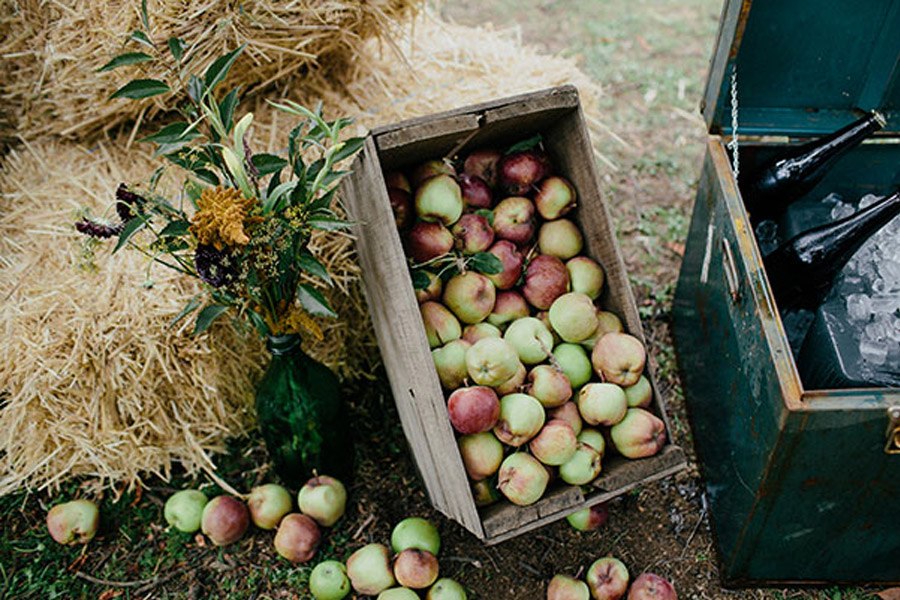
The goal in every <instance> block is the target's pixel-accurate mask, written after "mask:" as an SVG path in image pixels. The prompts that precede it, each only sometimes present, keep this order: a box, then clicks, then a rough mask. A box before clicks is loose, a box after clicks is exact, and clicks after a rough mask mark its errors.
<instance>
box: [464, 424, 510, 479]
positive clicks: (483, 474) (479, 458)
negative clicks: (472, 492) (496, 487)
mask: <svg viewBox="0 0 900 600" xmlns="http://www.w3.org/2000/svg"><path fill="white" fill-rule="evenodd" d="M457 444H459V454H460V456H462V460H463V465H465V467H466V473H468V474H469V478H470V479H472V480H473V481H480V480H482V479H487V478H488V477H490V476H491V475H493V474H494V473H496V472H497V469H499V468H500V463H501V462H503V444H501V443H500V440H498V439H497V438H496V437H495V436H494V434H493V433H491V432H490V431H483V432H481V433H472V434H469V435H464V436H462V437H460V438H459V439H458V440H457Z"/></svg>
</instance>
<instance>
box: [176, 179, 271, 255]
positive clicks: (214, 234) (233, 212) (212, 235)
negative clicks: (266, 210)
mask: <svg viewBox="0 0 900 600" xmlns="http://www.w3.org/2000/svg"><path fill="white" fill-rule="evenodd" d="M256 204H257V200H256V198H244V197H243V195H241V192H240V190H237V189H235V188H226V187H221V186H217V187H214V188H207V189H205V190H203V193H202V194H200V199H199V200H198V201H197V212H196V213H194V217H193V218H192V219H191V227H190V230H191V233H193V234H194V235H195V236H196V237H197V240H198V241H199V242H200V243H201V244H205V245H209V246H213V247H215V248H216V250H222V249H223V248H224V247H225V246H244V245H246V244H248V243H250V238H249V237H248V236H247V232H246V231H245V230H244V227H245V226H247V225H251V224H253V223H259V222H261V221H262V217H252V216H250V212H251V211H252V210H253V208H255V207H256Z"/></svg>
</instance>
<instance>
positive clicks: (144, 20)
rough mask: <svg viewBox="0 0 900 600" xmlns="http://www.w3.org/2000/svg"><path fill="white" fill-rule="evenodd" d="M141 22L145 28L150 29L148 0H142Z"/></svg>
mask: <svg viewBox="0 0 900 600" xmlns="http://www.w3.org/2000/svg"><path fill="white" fill-rule="evenodd" d="M141 23H143V24H144V29H146V30H147V31H150V19H149V18H148V17H147V0H141Z"/></svg>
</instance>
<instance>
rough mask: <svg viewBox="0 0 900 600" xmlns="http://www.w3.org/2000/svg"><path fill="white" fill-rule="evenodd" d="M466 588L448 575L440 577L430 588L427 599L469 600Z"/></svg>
mask: <svg viewBox="0 0 900 600" xmlns="http://www.w3.org/2000/svg"><path fill="white" fill-rule="evenodd" d="M467 599H468V596H467V595H466V590H465V588H463V586H461V585H459V584H458V583H457V582H455V581H454V580H452V579H449V578H447V577H444V578H441V579H438V580H437V581H436V582H434V585H433V586H431V589H430V590H428V595H427V596H425V600H467Z"/></svg>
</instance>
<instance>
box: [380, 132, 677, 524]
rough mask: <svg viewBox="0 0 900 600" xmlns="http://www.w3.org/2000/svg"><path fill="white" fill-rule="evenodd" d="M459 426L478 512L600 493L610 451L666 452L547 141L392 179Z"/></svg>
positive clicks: (633, 454)
mask: <svg viewBox="0 0 900 600" xmlns="http://www.w3.org/2000/svg"><path fill="white" fill-rule="evenodd" d="M385 182H386V184H387V186H388V195H389V198H390V201H391V206H392V208H393V211H394V217H395V220H396V224H397V227H398V228H399V229H400V235H401V238H402V240H403V243H404V247H405V251H406V254H407V257H408V260H409V264H410V268H411V272H412V281H413V285H414V287H415V288H416V297H417V299H418V301H419V306H420V310H421V315H422V320H423V322H424V325H425V332H426V335H427V337H428V341H429V344H430V346H431V348H432V355H433V358H434V364H435V367H436V368H437V372H438V376H439V378H440V381H441V384H442V386H443V388H444V389H445V392H446V396H447V410H448V414H449V418H450V422H451V424H452V425H453V428H454V429H455V431H456V432H457V433H458V434H459V435H458V444H459V450H460V454H461V456H462V459H463V463H464V465H465V468H466V471H467V473H468V475H469V477H470V478H471V480H472V485H473V494H474V496H475V500H476V503H477V504H478V505H479V506H485V505H488V504H491V503H493V502H495V501H497V500H499V499H500V494H502V495H503V496H505V497H506V498H507V499H508V500H509V501H510V502H512V503H514V504H517V505H520V506H526V505H529V504H533V503H535V502H537V501H538V500H539V499H540V498H541V497H542V496H543V495H544V493H545V492H546V491H547V489H548V486H549V485H550V484H551V482H552V481H553V480H554V479H556V478H559V479H561V480H562V481H563V482H565V483H567V484H571V485H585V484H588V483H590V482H591V481H593V480H594V479H596V478H597V477H598V476H599V475H600V473H601V470H602V468H603V458H604V454H606V453H607V452H608V449H610V446H611V447H612V448H614V449H615V451H616V452H617V453H618V454H620V455H622V456H624V457H626V458H633V459H634V458H643V457H647V456H651V455H654V454H656V453H657V452H659V451H660V450H661V449H662V447H663V445H664V444H665V440H666V434H665V425H664V423H663V421H662V420H661V419H659V418H658V417H657V416H655V415H654V414H652V413H651V412H649V411H648V410H645V407H647V406H649V405H650V402H651V399H652V388H651V384H650V382H649V380H648V379H647V378H646V377H645V376H644V375H642V373H643V370H644V365H645V362H646V352H645V349H644V347H643V345H642V344H641V342H640V341H639V340H638V339H637V338H635V337H633V336H631V335H629V334H627V333H624V332H623V326H622V323H621V321H620V320H619V318H618V317H617V316H616V315H615V314H613V313H611V312H608V311H605V310H603V307H602V306H598V299H599V298H600V296H601V292H602V291H603V286H604V283H605V282H604V280H605V276H604V271H603V268H602V266H601V265H599V264H598V263H597V262H595V261H594V260H592V259H591V258H589V257H587V256H584V255H582V250H583V245H584V239H583V236H582V232H581V231H580V230H579V228H578V226H577V225H576V224H575V223H574V222H573V221H572V220H570V219H568V218H566V216H567V214H568V213H570V211H572V209H573V208H574V207H575V205H576V203H577V201H578V191H577V190H576V189H575V188H574V187H573V185H572V184H571V183H570V182H569V181H568V180H567V179H566V178H565V177H563V176H560V175H558V174H555V172H554V166H553V165H552V164H551V162H550V160H549V158H548V155H547V154H546V153H545V152H544V151H543V150H542V149H541V141H540V137H539V136H537V137H535V138H532V139H529V140H525V141H523V142H521V143H519V144H516V145H514V146H512V147H510V148H507V149H479V150H476V151H473V152H471V153H469V154H468V155H467V156H464V157H461V158H460V159H459V160H457V161H456V162H455V163H454V162H451V161H450V160H432V161H428V162H425V163H423V164H421V165H419V166H417V167H416V168H414V169H412V170H411V171H409V172H407V173H400V172H390V173H385Z"/></svg>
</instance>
